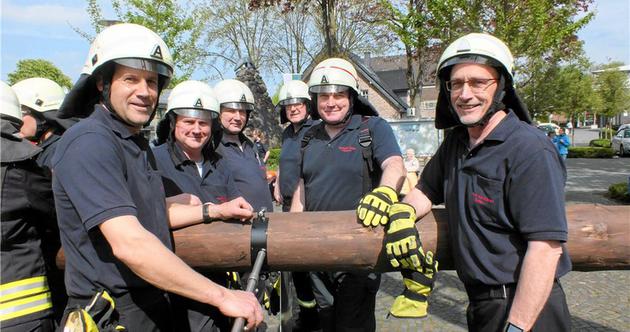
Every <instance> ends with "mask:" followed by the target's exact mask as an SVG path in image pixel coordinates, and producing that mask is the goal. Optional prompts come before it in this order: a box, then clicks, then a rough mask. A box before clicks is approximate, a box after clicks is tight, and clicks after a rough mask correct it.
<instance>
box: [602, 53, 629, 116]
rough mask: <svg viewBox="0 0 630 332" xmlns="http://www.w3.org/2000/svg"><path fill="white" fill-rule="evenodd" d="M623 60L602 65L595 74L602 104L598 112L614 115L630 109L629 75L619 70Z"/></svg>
mask: <svg viewBox="0 0 630 332" xmlns="http://www.w3.org/2000/svg"><path fill="white" fill-rule="evenodd" d="M621 66H623V63H621V62H611V63H608V64H605V65H600V66H598V67H597V68H596V70H595V71H594V72H593V73H594V74H595V84H594V85H595V89H596V91H597V94H598V95H599V96H600V100H601V106H600V107H599V108H596V110H597V111H598V112H597V113H599V114H601V115H604V116H608V117H612V116H615V115H617V114H619V113H621V112H624V111H627V110H629V109H630V89H629V88H628V84H627V83H626V82H627V80H628V77H627V75H626V74H625V73H624V72H622V71H620V70H619V67H621Z"/></svg>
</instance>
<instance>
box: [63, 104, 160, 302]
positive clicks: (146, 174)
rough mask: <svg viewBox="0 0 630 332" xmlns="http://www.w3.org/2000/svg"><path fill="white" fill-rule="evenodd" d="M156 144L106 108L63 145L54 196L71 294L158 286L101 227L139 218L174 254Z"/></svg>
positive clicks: (69, 135)
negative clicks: (120, 254)
mask: <svg viewBox="0 0 630 332" xmlns="http://www.w3.org/2000/svg"><path fill="white" fill-rule="evenodd" d="M150 153H151V150H150V148H149V145H148V142H147V141H146V139H144V137H142V136H141V135H133V134H132V133H131V132H130V131H129V129H128V128H127V127H126V126H125V125H124V124H123V123H122V122H121V121H119V120H118V119H117V118H116V117H115V116H114V115H113V114H112V113H110V112H109V111H108V110H107V109H105V108H104V107H102V106H100V105H96V106H95V110H94V112H93V113H92V114H91V115H90V116H89V117H88V118H86V119H84V120H82V121H81V122H79V123H78V124H76V125H75V126H73V127H72V128H70V129H68V131H66V132H65V133H64V135H63V137H62V138H61V140H59V144H58V145H57V151H56V153H55V155H54V157H53V160H52V165H53V170H54V172H53V191H54V193H55V204H56V207H57V219H58V220H59V229H60V231H61V240H62V244H63V248H64V251H65V255H66V273H65V277H66V287H67V290H68V294H69V295H71V296H78V297H88V296H92V295H94V293H95V292H96V291H97V290H99V289H102V288H104V289H107V290H109V291H110V292H112V293H113V294H114V295H119V294H123V293H125V292H127V291H133V290H134V289H139V288H143V289H146V288H149V287H153V286H151V285H150V284H148V283H147V282H146V281H144V280H142V279H141V278H140V277H138V276H137V275H136V274H134V273H133V272H132V271H131V270H130V269H129V268H128V267H127V266H126V265H125V264H123V263H122V262H120V261H119V260H118V259H116V257H114V255H113V253H112V250H111V247H110V245H109V244H108V243H107V241H106V240H105V237H104V236H103V234H102V233H101V232H100V230H99V228H98V226H99V225H100V224H101V223H103V222H105V221H108V220H110V219H112V218H115V217H120V216H126V215H131V216H135V217H137V218H138V220H139V222H140V224H142V226H143V227H144V228H146V229H147V230H148V231H149V232H151V233H153V234H154V235H155V236H156V237H157V238H158V239H160V241H161V242H162V243H163V244H164V245H165V246H166V247H167V248H169V249H172V244H171V240H170V233H169V226H168V222H167V216H166V206H165V200H164V199H165V197H164V189H163V186H162V179H161V176H160V173H159V172H158V171H157V170H156V169H154V167H152V166H151V162H150V161H151V160H152V155H151V154H150Z"/></svg>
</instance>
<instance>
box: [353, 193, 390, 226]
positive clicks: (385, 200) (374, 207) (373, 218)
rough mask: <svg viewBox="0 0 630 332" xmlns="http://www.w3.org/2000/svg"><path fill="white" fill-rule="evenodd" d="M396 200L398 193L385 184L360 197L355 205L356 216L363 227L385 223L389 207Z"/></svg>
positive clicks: (387, 218) (387, 219)
mask: <svg viewBox="0 0 630 332" xmlns="http://www.w3.org/2000/svg"><path fill="white" fill-rule="evenodd" d="M396 202H398V194H396V191H395V190H394V189H392V188H390V187H387V186H381V187H378V188H376V189H374V190H372V191H371V192H369V193H367V194H365V196H363V198H361V201H359V206H357V217H358V218H359V220H361V222H362V223H363V226H365V227H370V226H372V227H376V226H378V225H379V224H381V225H387V222H388V221H389V207H390V206H391V205H392V204H394V203H396Z"/></svg>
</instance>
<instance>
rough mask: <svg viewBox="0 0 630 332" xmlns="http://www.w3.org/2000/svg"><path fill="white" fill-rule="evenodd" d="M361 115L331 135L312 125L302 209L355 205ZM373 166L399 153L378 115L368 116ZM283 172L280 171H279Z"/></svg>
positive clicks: (358, 194)
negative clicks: (337, 132)
mask: <svg viewBox="0 0 630 332" xmlns="http://www.w3.org/2000/svg"><path fill="white" fill-rule="evenodd" d="M361 121H362V116H361V115H358V114H355V115H353V116H352V117H351V118H350V120H349V123H348V125H347V126H346V127H345V128H344V129H343V130H342V131H341V132H339V134H337V136H335V137H334V138H332V139H331V138H330V137H329V136H328V133H326V130H325V129H324V125H325V124H324V123H320V124H318V125H315V126H313V127H312V129H311V130H314V131H315V132H314V136H313V138H311V140H310V141H309V143H308V145H307V146H306V149H305V150H304V160H303V162H302V178H303V179H304V192H305V197H304V199H305V211H343V210H352V209H355V208H356V207H357V204H358V203H359V200H360V199H361V197H362V196H363V194H364V193H363V175H364V174H363V166H364V165H363V164H364V161H363V150H362V149H363V148H362V147H361V146H360V145H359V128H360V126H361ZM368 128H369V129H370V133H371V136H372V153H373V155H372V158H373V160H374V166H375V167H380V165H381V164H382V163H383V161H385V160H386V159H387V158H389V157H391V156H399V155H400V147H398V143H397V142H396V138H395V137H394V132H393V131H392V128H391V127H390V126H389V124H388V123H387V122H386V121H385V120H383V119H382V118H380V117H370V118H369V120H368ZM280 174H282V171H280Z"/></svg>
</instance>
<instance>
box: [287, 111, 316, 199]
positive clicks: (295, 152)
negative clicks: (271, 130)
mask: <svg viewBox="0 0 630 332" xmlns="http://www.w3.org/2000/svg"><path fill="white" fill-rule="evenodd" d="M317 123H319V121H313V120H312V119H307V120H306V121H305V122H304V123H303V124H302V126H301V127H300V129H299V130H298V131H297V132H295V130H293V125H289V126H288V127H287V128H285V129H284V132H283V133H282V150H281V151H280V160H279V164H280V165H279V167H280V179H279V180H278V183H279V185H280V193H281V194H282V201H283V211H289V209H290V208H291V200H292V199H293V193H294V192H295V188H297V185H298V182H299V181H300V158H301V152H300V150H301V148H302V137H304V133H305V132H306V131H307V130H308V129H309V128H311V126H312V125H313V124H317Z"/></svg>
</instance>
